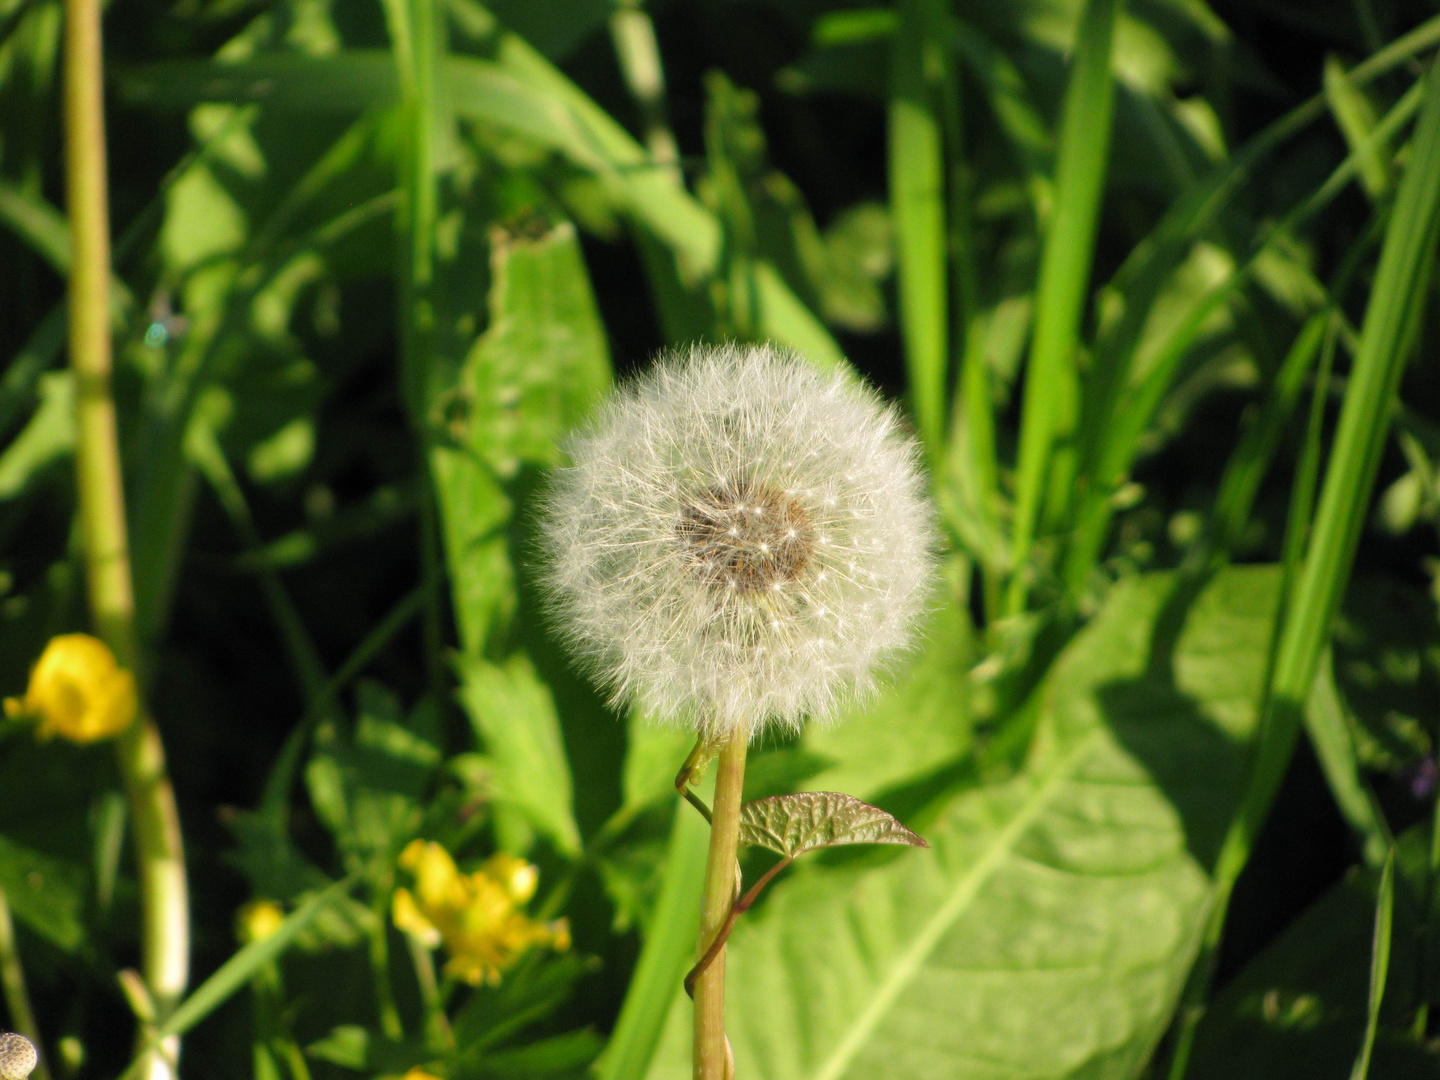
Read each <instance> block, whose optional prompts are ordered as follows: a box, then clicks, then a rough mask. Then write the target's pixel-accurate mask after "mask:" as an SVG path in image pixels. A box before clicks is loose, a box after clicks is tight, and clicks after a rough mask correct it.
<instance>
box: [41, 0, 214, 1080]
mask: <svg viewBox="0 0 1440 1080" xmlns="http://www.w3.org/2000/svg"><path fill="white" fill-rule="evenodd" d="M64 59H65V79H64V85H65V184H66V202H67V206H68V209H69V214H70V236H71V250H72V262H71V268H70V366H71V370H72V371H73V373H74V377H75V391H76V402H75V410H76V416H75V425H76V439H75V468H76V491H77V496H78V501H79V508H80V524H81V532H82V535H83V538H84V548H85V569H86V582H87V585H88V587H89V597H90V610H91V617H92V620H93V622H94V624H95V627H96V630H97V631H98V633H99V634H100V636H101V637H102V638H103V639H104V640H105V641H106V643H107V644H108V645H109V646H110V648H111V649H112V650H113V651H114V653H115V655H116V657H117V659H118V660H119V661H120V663H121V664H123V665H124V666H126V667H128V668H130V669H131V670H133V671H137V672H138V671H140V648H139V640H138V636H137V634H136V629H135V595H134V589H133V586H132V584H131V577H130V553H129V540H128V535H127V531H126V524H125V494H124V488H123V485H122V480H121V470H120V447H119V442H118V439H117V435H116V422H115V401H114V398H113V397H112V396H111V392H110V369H111V353H110V348H111V342H110V220H109V212H108V209H107V205H106V202H107V192H106V180H105V115H104V99H103V82H102V75H101V38H100V4H99V0H66V2H65V45H64ZM116 748H117V757H118V760H119V766H120V774H121V776H122V778H123V779H124V784H125V793H126V795H127V797H128V798H129V800H130V810H131V817H132V819H133V820H134V823H135V845H136V862H137V864H138V865H139V869H140V905H141V912H142V926H141V956H142V967H143V970H144V975H145V981H146V984H147V985H148V988H149V992H150V996H151V998H152V1000H153V1001H154V1003H155V1008H156V1020H157V1022H163V1021H164V1019H165V1017H166V1016H168V1015H169V1013H170V1012H171V1010H173V1009H174V1007H175V1005H176V1004H177V1003H178V1002H179V1000H180V995H181V994H182V993H183V992H184V989H185V983H186V981H187V979H188V977H189V968H190V912H189V898H188V891H187V888H186V883H185V856H184V850H183V848H182V846H181V841H180V816H179V813H178V811H177V810H176V806H175V792H174V789H173V788H172V787H171V785H170V778H169V776H168V774H167V773H166V770H165V750H164V747H163V745H162V744H161V741H160V732H159V729H158V728H156V726H155V722H154V720H153V719H151V718H150V717H149V715H148V714H146V712H145V711H144V709H141V710H140V715H139V716H138V717H137V719H136V722H135V723H134V724H132V725H131V727H130V728H129V730H127V731H126V732H125V733H124V734H123V735H121V736H120V738H119V739H118V740H117V746H116ZM140 1040H141V1042H142V1044H143V1043H149V1042H150V1041H151V1039H150V1035H149V1033H147V1032H145V1031H142V1032H141V1033H140ZM179 1048H180V1043H179V1039H178V1038H173V1039H168V1040H166V1041H165V1043H164V1044H163V1045H162V1046H161V1048H160V1049H159V1050H158V1051H156V1052H154V1053H152V1054H151V1055H150V1059H149V1061H148V1062H147V1065H146V1070H145V1075H146V1076H148V1077H151V1078H153V1080H160V1078H161V1077H170V1076H173V1075H174V1072H175V1070H174V1066H173V1065H172V1064H171V1062H173V1061H174V1060H175V1058H176V1056H177V1055H178V1053H179ZM167 1059H168V1060H167Z"/></svg>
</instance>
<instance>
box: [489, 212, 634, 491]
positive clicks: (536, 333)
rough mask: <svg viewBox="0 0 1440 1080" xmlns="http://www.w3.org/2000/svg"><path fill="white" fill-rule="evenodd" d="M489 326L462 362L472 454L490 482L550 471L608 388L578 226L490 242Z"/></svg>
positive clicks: (499, 233) (502, 235) (606, 360)
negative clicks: (569, 434)
mask: <svg viewBox="0 0 1440 1080" xmlns="http://www.w3.org/2000/svg"><path fill="white" fill-rule="evenodd" d="M490 269H491V274H492V280H491V284H490V305H489V306H490V325H489V328H488V329H487V330H486V331H485V333H484V334H483V335H482V336H481V337H480V339H479V340H478V341H476V342H475V347H474V348H473V349H471V351H470V355H469V356H467V357H466V358H465V362H464V368H463V372H462V376H461V378H462V387H463V392H464V395H465V403H466V404H467V405H468V416H467V421H468V425H469V439H468V440H467V441H468V443H469V445H470V447H471V448H472V449H473V450H474V451H475V452H476V454H478V455H479V457H480V458H481V460H482V461H484V462H485V464H487V465H488V466H490V468H491V470H492V471H493V472H494V473H495V475H497V476H499V477H501V478H503V479H509V478H511V477H513V476H514V475H515V474H516V472H517V471H518V470H519V469H520V467H521V466H522V465H539V466H549V465H554V464H556V463H557V462H558V461H559V456H560V452H559V449H558V443H559V441H560V437H561V436H562V435H563V434H564V433H565V432H566V431H568V430H569V429H570V428H572V427H574V426H575V424H576V423H577V422H578V421H579V420H580V419H581V418H582V417H583V416H584V415H585V413H586V412H587V411H588V410H589V409H590V408H591V406H593V405H594V404H595V402H596V401H598V400H599V398H600V396H601V394H603V393H604V391H605V390H606V388H607V387H608V386H609V385H610V357H609V349H608V347H607V345H606V340H605V327H604V325H603V324H602V323H601V322H600V315H599V312H598V310H597V309H596V306H595V297H594V294H593V293H592V292H591V289H590V278H589V275H588V274H587V273H586V270H585V263H584V259H583V258H582V256H581V252H580V242H579V239H578V237H577V236H576V235H575V227H574V226H573V225H571V224H570V223H569V222H561V223H559V224H557V225H556V226H554V227H553V228H551V229H550V230H548V231H547V232H546V233H545V234H544V235H542V236H541V237H539V238H538V239H536V238H532V237H530V236H527V235H525V234H523V233H520V232H510V231H506V230H500V229H497V230H496V231H495V233H494V235H493V236H492V239H491V249H490Z"/></svg>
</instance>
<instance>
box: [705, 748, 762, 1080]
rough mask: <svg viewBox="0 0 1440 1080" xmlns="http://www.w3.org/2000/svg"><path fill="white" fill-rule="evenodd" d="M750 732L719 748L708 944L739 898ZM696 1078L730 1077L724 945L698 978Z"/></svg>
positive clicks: (710, 860)
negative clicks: (737, 867) (737, 858)
mask: <svg viewBox="0 0 1440 1080" xmlns="http://www.w3.org/2000/svg"><path fill="white" fill-rule="evenodd" d="M748 741H749V732H747V731H745V730H743V729H742V730H740V731H737V732H735V734H734V735H732V736H731V737H730V741H729V742H727V743H726V744H725V746H724V748H723V749H722V750H721V751H720V760H719V764H718V767H717V769H716V773H715V807H714V811H713V816H712V818H711V821H710V855H709V858H708V859H707V860H706V863H705V892H704V895H703V899H702V900H701V904H700V945H699V947H700V949H701V950H708V949H709V947H710V944H711V943H712V942H713V941H714V940H715V938H716V935H717V934H719V933H720V931H721V929H722V928H723V927H724V925H725V922H726V920H728V919H729V918H730V911H731V908H732V907H733V906H734V904H735V854H736V852H737V851H738V850H739V846H740V793H741V789H742V788H743V787H744V784H745V750H746V744H747V743H748ZM694 1053H695V1072H694V1076H695V1080H727V1078H728V1077H729V1072H730V1065H729V1061H730V1049H729V1046H728V1045H727V1044H726V1041H725V950H724V949H723V948H722V949H721V950H720V951H719V952H718V953H717V954H716V956H715V957H714V959H713V960H712V961H711V963H710V966H709V967H708V968H706V969H705V971H704V973H703V974H701V976H700V977H699V978H698V979H697V980H696V981H695V1043H694Z"/></svg>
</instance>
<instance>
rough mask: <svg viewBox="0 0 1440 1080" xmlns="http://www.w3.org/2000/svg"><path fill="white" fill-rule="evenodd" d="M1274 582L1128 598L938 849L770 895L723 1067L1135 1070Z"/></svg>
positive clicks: (1227, 578) (845, 869) (658, 1068)
mask: <svg viewBox="0 0 1440 1080" xmlns="http://www.w3.org/2000/svg"><path fill="white" fill-rule="evenodd" d="M1277 583H1278V582H1277V575H1276V574H1275V573H1274V571H1273V569H1271V568H1256V567H1249V568H1243V569H1234V570H1226V571H1224V572H1222V573H1221V574H1219V575H1217V577H1216V578H1215V579H1214V580H1213V581H1212V582H1211V583H1210V584H1209V585H1208V587H1206V588H1204V589H1203V590H1196V589H1194V588H1193V587H1191V586H1188V585H1186V584H1185V583H1183V582H1182V581H1179V580H1177V579H1176V578H1174V577H1172V576H1168V575H1156V576H1151V577H1144V578H1136V579H1131V580H1129V581H1126V582H1122V583H1121V584H1120V585H1118V586H1117V587H1116V589H1115V590H1114V592H1113V593H1112V594H1111V597H1110V599H1109V601H1108V603H1107V605H1106V607H1105V608H1104V610H1103V611H1102V612H1101V614H1100V615H1099V616H1097V618H1096V619H1095V621H1094V622H1092V623H1091V624H1090V626H1089V627H1087V628H1086V629H1085V630H1084V631H1082V632H1081V633H1080V635H1079V636H1078V637H1077V638H1076V639H1075V641H1074V642H1073V643H1072V644H1071V645H1070V646H1069V648H1067V650H1066V651H1065V652H1064V653H1063V654H1062V656H1061V658H1060V659H1059V661H1058V662H1057V664H1056V666H1055V668H1054V669H1053V670H1052V673H1051V675H1050V677H1049V681H1048V683H1047V684H1046V686H1045V687H1044V688H1043V690H1042V695H1043V696H1042V706H1041V718H1040V724H1039V728H1038V731H1037V734H1036V737H1035V742H1034V745H1033V749H1032V753H1031V757H1030V760H1029V761H1028V762H1027V763H1026V765H1025V766H1024V768H1023V769H1022V771H1021V772H1020V774H1019V775H1018V776H1016V777H1015V778H1014V779H1012V780H1008V781H1005V782H1001V783H994V784H989V785H985V786H983V787H978V788H972V789H970V790H967V791H965V792H963V793H961V794H960V795H957V796H956V797H954V798H953V799H952V801H951V802H950V803H949V805H948V806H947V807H945V808H944V809H943V811H942V812H941V814H940V815H939V817H938V819H937V820H936V822H935V823H934V825H933V826H930V827H928V828H927V839H928V840H929V841H930V842H931V844H932V845H933V847H934V851H933V853H930V852H927V853H926V854H925V855H923V856H913V857H908V858H901V859H897V860H894V861H893V862H890V863H888V864H887V865H884V866H879V867H866V866H824V865H819V864H816V863H810V864H809V865H804V864H802V865H801V866H799V867H798V868H796V869H795V870H792V871H791V872H790V876H789V877H788V878H786V879H783V880H781V881H780V882H779V883H778V884H777V886H776V892H775V895H774V896H773V897H772V898H771V900H770V902H769V903H768V904H766V905H764V906H763V907H761V908H759V909H758V910H756V911H754V912H752V913H751V914H750V915H748V916H747V917H746V918H745V919H743V920H741V921H740V923H739V924H738V927H737V929H736V931H735V934H734V936H733V937H732V938H731V941H730V946H729V948H728V950H727V957H728V958H727V961H726V963H727V979H728V980H729V983H730V987H731V990H730V994H731V996H730V1013H729V1016H728V1018H727V1033H728V1035H729V1038H730V1041H731V1045H732V1047H733V1049H734V1053H735V1060H736V1067H737V1075H740V1076H764V1077H766V1080H802V1078H803V1080H841V1078H850V1080H854V1078H860V1077H865V1078H867V1080H900V1078H904V1080H929V1078H934V1080H941V1078H943V1080H978V1078H982V1077H983V1078H986V1080H994V1078H998V1077H1022V1076H1023V1077H1053V1078H1060V1077H1075V1078H1079V1077H1082V1076H1083V1077H1117V1078H1118V1077H1128V1076H1133V1075H1134V1074H1135V1072H1136V1071H1137V1070H1138V1069H1139V1067H1140V1066H1141V1064H1142V1063H1143V1062H1144V1061H1145V1060H1146V1059H1147V1058H1148V1056H1149V1054H1150V1052H1151V1050H1152V1048H1153V1047H1154V1045H1155V1042H1156V1041H1157V1040H1158V1039H1159V1037H1160V1035H1161V1033H1162V1032H1163V1031H1164V1029H1165V1026H1166V1024H1167V1023H1168V1022H1169V1018H1170V1011H1171V1008H1172V1006H1173V1004H1174V1001H1175V999H1176V996H1177V994H1178V993H1179V989H1180V986H1181V984H1182V982H1183V980H1184V977H1185V973H1186V971H1187V969H1188V967H1189V965H1190V962H1191V960H1192V958H1193V956H1194V954H1195V949H1196V947H1197V945H1198V942H1199V937H1200V933H1201V930H1202V928H1203V925H1204V916H1205V913H1206V911H1207V909H1208V907H1209V905H1210V902H1211V896H1212V886H1211V881H1210V878H1209V868H1210V866H1211V864H1212V862H1213V860H1214V857H1215V854H1216V851H1217V850H1218V847H1219V843H1220V839H1221V836H1222V833H1223V831H1224V828H1225V826H1226V824H1227V823H1228V820H1229V815H1230V813H1231V812H1232V809H1233V806H1234V804H1235V802H1236V800H1237V798H1238V795H1239V791H1240V788H1241V784H1242V781H1243V778H1244V768H1245V762H1246V752H1245V742H1246V740H1248V739H1249V737H1250V736H1251V734H1252V731H1253V725H1254V713H1255V702H1256V700H1257V698H1258V692H1259V687H1260V681H1261V677H1262V668H1263V663H1264V651H1265V650H1264V646H1265V643H1266V641H1267V640H1268V638H1269V634H1270V626H1271V620H1272V615H1273V610H1274V606H1275V602H1276V598H1277V596H1276V594H1277ZM1197 591H1198V595H1195V593H1196V592H1197ZM689 1020H690V1012H689V1009H688V1007H686V1005H685V1003H684V999H683V998H682V997H679V996H678V995H677V1002H676V1007H674V1008H673V1009H672V1012H671V1015H670V1017H669V1022H668V1025H667V1029H666V1032H665V1035H664V1036H663V1037H662V1044H661V1049H660V1051H659V1053H658V1054H657V1058H656V1062H655V1064H654V1066H653V1067H652V1069H651V1071H650V1073H649V1076H650V1077H651V1078H652V1080H661V1078H664V1080H674V1078H677V1077H680V1076H683V1075H688V1068H689V1066H688V1061H689V1043H690V1040H689V1030H688V1029H689ZM797 1033H803V1034H798V1035H797Z"/></svg>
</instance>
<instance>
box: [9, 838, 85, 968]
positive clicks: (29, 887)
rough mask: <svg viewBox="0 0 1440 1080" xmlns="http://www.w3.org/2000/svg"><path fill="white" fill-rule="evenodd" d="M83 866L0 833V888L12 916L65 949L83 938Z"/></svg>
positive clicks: (68, 950) (68, 949)
mask: <svg viewBox="0 0 1440 1080" xmlns="http://www.w3.org/2000/svg"><path fill="white" fill-rule="evenodd" d="M85 885H86V874H85V870H84V868H83V867H82V866H81V865H79V864H77V863H72V862H69V861H67V860H62V859H58V858H56V857H55V856H53V855H47V854H45V853H43V852H39V851H35V850H33V849H32V848H28V847H25V846H23V845H21V844H17V843H15V842H14V841H13V840H10V839H9V838H7V837H4V836H0V889H3V890H4V892H5V898H6V899H7V900H8V901H9V902H10V910H11V911H13V912H14V913H15V918H17V919H19V920H20V922H22V923H24V924H25V925H26V926H28V927H29V928H30V929H31V930H34V931H35V932H36V933H37V934H39V935H40V936H41V937H43V938H46V939H48V940H49V941H50V942H51V943H53V944H55V945H58V946H59V947H60V948H62V949H64V950H65V951H66V952H71V951H73V950H74V949H75V948H77V947H78V946H79V945H80V944H81V942H82V941H84V939H85V923H84V914H85Z"/></svg>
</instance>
